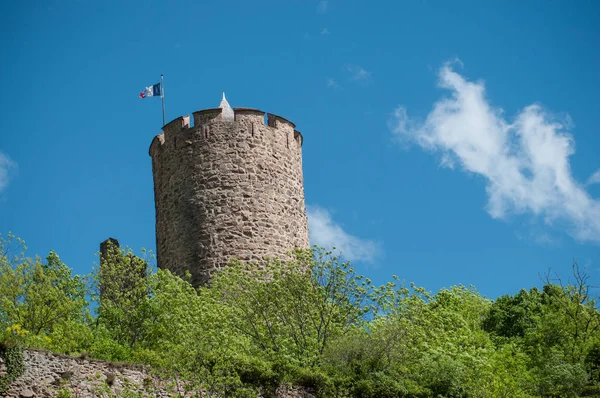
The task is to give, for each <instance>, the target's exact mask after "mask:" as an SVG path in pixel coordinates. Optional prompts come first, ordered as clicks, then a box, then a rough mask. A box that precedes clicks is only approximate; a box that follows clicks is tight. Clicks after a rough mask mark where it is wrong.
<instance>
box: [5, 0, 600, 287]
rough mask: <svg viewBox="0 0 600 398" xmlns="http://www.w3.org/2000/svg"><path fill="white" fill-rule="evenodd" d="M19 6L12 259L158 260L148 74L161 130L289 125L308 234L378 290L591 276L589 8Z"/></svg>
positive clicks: (593, 82)
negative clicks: (165, 125) (387, 285)
mask: <svg viewBox="0 0 600 398" xmlns="http://www.w3.org/2000/svg"><path fill="white" fill-rule="evenodd" d="M28 3H29V4H27V5H25V4H24V3H22V2H21V3H19V2H13V3H12V4H10V5H7V4H5V5H3V7H2V11H3V12H2V13H1V15H0V22H1V23H0V29H1V30H2V37H3V39H2V40H3V43H2V47H1V49H0V57H1V58H0V61H1V62H2V66H3V67H2V71H3V73H2V77H1V87H2V90H1V91H0V109H2V122H3V123H2V127H1V133H0V232H2V233H3V234H6V232H8V231H12V232H13V233H15V234H16V235H17V236H20V237H22V238H23V239H25V240H26V241H27V243H28V246H29V254H30V255H34V254H36V253H37V254H40V255H46V254H47V252H48V251H49V250H50V249H54V250H55V251H57V252H58V254H59V255H60V256H61V258H62V259H63V260H64V261H65V262H66V263H67V264H68V265H69V266H70V267H72V268H73V269H74V270H75V272H78V273H87V272H89V271H90V269H91V267H92V266H93V264H94V262H95V261H96V257H95V256H94V253H95V252H96V251H97V250H98V245H99V243H100V241H102V240H104V239H106V238H107V237H109V236H112V237H116V238H117V239H119V240H120V242H121V243H123V244H126V245H129V246H130V247H132V248H133V249H134V250H135V251H137V252H139V249H140V248H142V247H144V248H148V249H154V245H155V241H154V239H155V237H154V202H153V183H152V173H151V163H150V157H149V156H148V147H149V145H150V142H151V140H152V138H153V137H154V135H156V134H158V133H160V127H161V124H162V123H161V113H160V100H159V99H154V98H150V99H145V100H141V99H140V98H139V97H138V93H139V92H140V91H141V90H142V89H143V88H144V87H145V86H148V85H151V84H154V83H156V82H158V80H159V78H160V74H161V73H162V74H164V76H165V92H166V109H167V119H169V120H170V119H173V118H175V117H177V116H180V115H186V114H190V113H191V112H193V111H196V110H199V109H204V108H211V107H215V106H217V105H218V104H219V101H220V99H221V92H222V91H224V92H225V93H226V94H227V98H228V100H229V102H230V103H231V105H232V106H234V107H236V106H240V107H254V108H259V109H261V110H264V111H267V112H271V113H275V114H279V115H282V116H284V117H286V118H288V119H289V120H292V121H293V122H295V123H296V125H297V128H298V130H299V131H301V132H302V133H303V135H304V147H303V152H304V156H303V161H304V179H305V193H306V202H307V205H308V206H309V218H310V228H311V241H312V243H317V244H323V245H330V244H336V245H337V246H338V247H340V248H341V249H342V250H343V251H344V253H345V254H346V255H347V257H349V258H351V259H352V260H353V262H354V264H355V265H356V267H357V269H358V271H359V272H361V273H363V274H366V275H368V276H369V277H371V278H372V279H373V280H374V281H375V282H376V283H383V282H386V281H388V280H389V279H390V276H391V275H392V274H396V275H398V276H399V277H400V278H401V279H405V280H406V281H414V282H415V283H416V284H417V285H420V286H425V287H426V288H428V289H430V290H437V289H439V288H441V287H444V286H446V287H447V286H450V285H453V284H459V283H463V284H473V285H475V286H476V287H477V288H478V289H479V290H480V291H481V292H482V293H483V294H485V295H486V296H488V297H496V296H498V295H501V294H505V293H515V292H517V291H518V290H519V289H520V288H523V287H526V288H528V287H531V286H534V285H538V286H539V285H540V284H541V281H540V274H542V273H544V272H545V271H547V270H548V269H549V268H551V269H552V270H553V271H556V272H558V273H559V274H560V275H561V276H563V277H564V278H566V277H567V276H568V274H569V272H570V266H571V262H572V260H573V259H577V260H578V262H579V263H580V264H581V265H586V266H587V267H588V272H589V273H590V275H591V276H592V279H593V280H594V281H596V282H597V281H598V280H599V279H600V172H599V170H600V135H599V131H598V125H599V124H600V113H599V112H598V110H599V109H600V96H598V92H600V78H599V74H598V73H599V72H598V71H600V5H598V4H597V2H595V1H584V0H581V1H577V2H569V1H552V2H547V1H534V0H530V1H527V2H521V1H503V2H480V1H455V2H443V1H429V0H423V1H411V2H395V1H394V2H392V1H387V2H384V1H375V2H367V1H358V0H344V1H340V0H323V1H308V0H286V1H264V2H260V1H257V2H248V1H244V2H241V1H229V2H220V1H202V2H197V1H188V2H186V1H177V2H164V1H162V2H158V1H144V2H140V1H138V2H135V1H128V2H117V1H105V2H93V1H83V0H81V1H68V0H61V1H43V2H42V1H38V2H28ZM450 3H451V4H450Z"/></svg>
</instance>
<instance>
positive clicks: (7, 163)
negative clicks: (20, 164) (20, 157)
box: [0, 152, 17, 192]
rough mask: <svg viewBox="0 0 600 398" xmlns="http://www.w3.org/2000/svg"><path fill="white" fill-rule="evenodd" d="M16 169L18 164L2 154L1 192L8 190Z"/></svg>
mask: <svg viewBox="0 0 600 398" xmlns="http://www.w3.org/2000/svg"><path fill="white" fill-rule="evenodd" d="M16 168H17V163H16V162H14V161H13V160H12V159H11V158H10V157H8V155H6V154H4V153H2V152H0V192H2V191H3V190H4V189H6V187H7V186H8V183H9V182H10V179H11V177H12V175H13V173H14V171H15V170H16Z"/></svg>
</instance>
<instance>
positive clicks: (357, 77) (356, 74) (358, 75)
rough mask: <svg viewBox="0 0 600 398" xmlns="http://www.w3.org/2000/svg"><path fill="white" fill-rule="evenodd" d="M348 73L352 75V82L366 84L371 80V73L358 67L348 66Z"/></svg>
mask: <svg viewBox="0 0 600 398" xmlns="http://www.w3.org/2000/svg"><path fill="white" fill-rule="evenodd" d="M346 71H347V72H349V73H350V80H354V81H363V82H365V81H368V80H370V79H371V72H369V71H367V70H365V69H364V68H363V67H361V66H358V65H346Z"/></svg>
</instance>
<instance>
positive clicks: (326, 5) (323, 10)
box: [317, 0, 329, 14]
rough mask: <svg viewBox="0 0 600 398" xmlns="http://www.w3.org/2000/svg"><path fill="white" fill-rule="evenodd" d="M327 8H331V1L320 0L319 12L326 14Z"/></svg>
mask: <svg viewBox="0 0 600 398" xmlns="http://www.w3.org/2000/svg"><path fill="white" fill-rule="evenodd" d="M327 10H329V1H328V0H321V1H319V4H318V5H317V12H318V13H319V14H324V13H326V12H327Z"/></svg>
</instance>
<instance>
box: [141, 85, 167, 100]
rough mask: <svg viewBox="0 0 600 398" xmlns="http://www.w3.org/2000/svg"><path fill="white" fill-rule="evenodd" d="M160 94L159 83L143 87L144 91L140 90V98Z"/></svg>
mask: <svg viewBox="0 0 600 398" xmlns="http://www.w3.org/2000/svg"><path fill="white" fill-rule="evenodd" d="M161 95H162V93H161V90H160V83H156V84H155V85H153V86H148V87H146V88H145V89H144V91H142V92H140V98H147V97H160V96H161Z"/></svg>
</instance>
